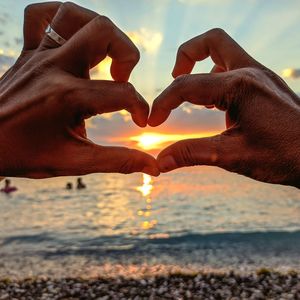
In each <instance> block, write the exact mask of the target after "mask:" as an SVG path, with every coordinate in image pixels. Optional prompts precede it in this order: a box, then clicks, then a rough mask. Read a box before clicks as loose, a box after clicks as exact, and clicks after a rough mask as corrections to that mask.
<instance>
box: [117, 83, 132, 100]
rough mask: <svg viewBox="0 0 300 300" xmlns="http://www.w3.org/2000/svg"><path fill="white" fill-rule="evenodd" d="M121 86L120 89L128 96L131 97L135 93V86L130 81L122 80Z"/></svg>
mask: <svg viewBox="0 0 300 300" xmlns="http://www.w3.org/2000/svg"><path fill="white" fill-rule="evenodd" d="M121 87H122V90H124V91H125V92H126V93H127V94H128V95H129V96H130V98H132V97H133V96H135V95H136V91H135V88H134V86H133V84H132V83H130V82H122V83H121Z"/></svg>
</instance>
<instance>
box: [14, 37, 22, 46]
mask: <svg viewBox="0 0 300 300" xmlns="http://www.w3.org/2000/svg"><path fill="white" fill-rule="evenodd" d="M15 43H16V44H17V45H22V44H23V38H19V37H15Z"/></svg>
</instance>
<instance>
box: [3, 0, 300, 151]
mask: <svg viewBox="0 0 300 300" xmlns="http://www.w3.org/2000/svg"><path fill="white" fill-rule="evenodd" d="M34 2H46V1H32V0H9V1H7V0H0V25H1V26H0V74H1V73H3V72H4V71H5V70H6V69H7V68H8V67H9V66H10V65H12V64H13V62H14V60H15V59H16V58H17V56H18V54H19V52H20V50H21V48H22V23H23V11H24V8H25V7H26V5H28V4H30V3H34ZM74 2H75V3H77V4H79V5H81V6H85V7H87V8H89V9H92V10H95V11H96V12H98V13H99V14H102V15H106V16H107V17H109V18H111V19H112V20H113V21H114V23H115V24H117V25H118V26H119V27H120V28H121V29H122V30H123V31H124V32H126V33H127V34H128V35H129V36H130V38H131V39H132V40H133V41H134V42H135V43H136V45H137V46H138V48H139V49H140V52H141V60H140V62H139V64H138V65H137V67H136V68H135V70H134V71H133V73H132V76H131V78H130V81H131V82H132V83H133V84H134V86H135V87H136V88H137V90H138V91H139V92H140V93H141V94H143V96H144V97H145V98H146V100H147V101H148V102H149V104H151V103H152V101H153V99H154V98H155V96H156V95H158V94H159V92H160V91H161V90H163V89H164V88H165V87H166V86H167V85H168V84H169V83H171V82H172V77H171V71H172V67H173V64H174V61H175V56H176V51H177V48H178V46H179V45H180V44H181V43H183V42H184V41H186V40H188V39H190V38H192V37H194V36H196V35H199V34H201V33H203V32H205V31H207V30H209V29H211V28H214V27H220V28H223V29H224V30H226V31H227V33H229V34H230V35H231V36H232V37H233V38H234V39H235V40H236V41H237V42H238V43H239V44H240V45H241V46H242V47H243V48H244V49H245V50H246V51H247V52H248V53H249V54H250V55H252V56H253V57H254V58H255V59H256V60H258V61H260V62H261V63H262V64H264V65H266V66H267V67H269V68H270V69H272V70H273V71H275V72H276V73H277V74H279V75H284V76H285V80H286V81H287V83H288V84H289V85H290V87H291V88H292V89H293V90H294V91H295V92H296V93H298V94H300V51H299V49H300V30H299V28H300V1H299V0H286V1H283V0H268V1H267V0H243V1H241V0H126V1H125V0H77V1H74ZM211 67H212V63H211V61H210V60H206V61H205V62H201V63H199V64H197V66H196V68H195V70H194V73H200V72H201V73H202V72H208V71H209V70H210V68H211ZM92 76H93V78H97V79H98V78H103V79H109V61H108V60H106V61H105V62H104V63H102V65H100V66H98V67H96V68H95V69H94V70H93V71H92ZM120 101H121V100H120ZM88 126H89V131H88V134H89V137H90V138H91V139H92V140H94V141H95V142H97V143H102V144H122V145H123V144H126V145H130V146H133V147H135V146H138V145H137V144H136V141H134V139H131V138H130V137H133V136H136V135H140V134H143V133H145V132H155V133H164V134H166V133H168V134H173V135H174V139H178V137H180V136H182V137H185V136H187V135H188V134H199V136H201V135H205V134H206V135H210V134H214V133H216V132H220V131H222V130H223V129H224V128H225V122H224V114H223V113H222V112H219V111H216V110H208V109H206V108H201V107H196V106H191V105H188V104H184V105H183V106H181V107H180V108H178V109H177V110H176V111H174V113H173V114H172V115H171V117H170V118H169V120H168V121H167V122H166V123H164V124H163V125H162V126H160V127H158V128H148V127H147V128H145V129H140V128H138V127H137V126H136V125H134V124H133V123H132V121H131V119H130V116H128V114H126V113H125V112H121V113H117V114H107V115H102V116H100V117H96V118H94V119H92V120H91V121H89V122H88ZM175 135H176V137H175ZM171 139H172V138H171Z"/></svg>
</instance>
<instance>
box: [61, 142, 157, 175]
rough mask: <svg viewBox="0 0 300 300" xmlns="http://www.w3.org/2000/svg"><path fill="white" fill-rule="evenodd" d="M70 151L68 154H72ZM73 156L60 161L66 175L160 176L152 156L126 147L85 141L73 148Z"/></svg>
mask: <svg viewBox="0 0 300 300" xmlns="http://www.w3.org/2000/svg"><path fill="white" fill-rule="evenodd" d="M69 150H70V149H68V151H67V153H70V151H69ZM71 153H72V155H68V156H65V159H64V160H60V161H61V164H62V165H63V166H62V168H59V169H62V170H63V172H62V173H64V174H60V175H84V174H90V173H123V174H130V173H134V172H143V173H146V174H149V175H152V176H158V175H159V169H158V166H157V161H156V159H155V158H154V157H152V156H151V155H149V154H147V153H144V152H141V151H139V150H135V149H129V148H125V147H111V146H100V145H96V144H94V143H92V142H91V141H88V140H84V139H83V141H82V142H79V143H75V145H72V146H71Z"/></svg>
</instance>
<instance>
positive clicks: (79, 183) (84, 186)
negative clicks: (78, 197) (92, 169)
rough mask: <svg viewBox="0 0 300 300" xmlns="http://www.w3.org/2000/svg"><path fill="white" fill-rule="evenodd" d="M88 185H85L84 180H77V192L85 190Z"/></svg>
mask: <svg viewBox="0 0 300 300" xmlns="http://www.w3.org/2000/svg"><path fill="white" fill-rule="evenodd" d="M85 188H86V185H85V184H84V183H83V181H82V178H81V177H79V178H77V190H82V189H85Z"/></svg>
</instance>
